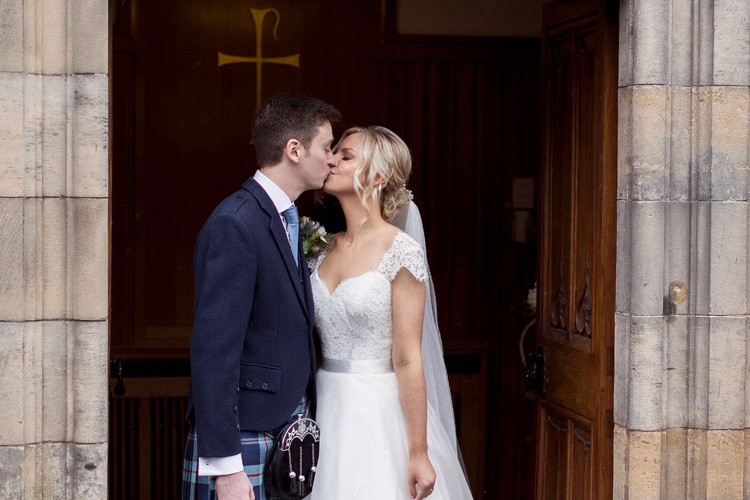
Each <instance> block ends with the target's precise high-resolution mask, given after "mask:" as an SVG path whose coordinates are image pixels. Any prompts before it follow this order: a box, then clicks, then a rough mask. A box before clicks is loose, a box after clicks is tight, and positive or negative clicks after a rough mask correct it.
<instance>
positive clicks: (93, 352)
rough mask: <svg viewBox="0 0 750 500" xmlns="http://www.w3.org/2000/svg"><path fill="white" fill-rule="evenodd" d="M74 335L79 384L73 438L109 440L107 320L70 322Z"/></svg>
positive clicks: (75, 388)
mask: <svg viewBox="0 0 750 500" xmlns="http://www.w3.org/2000/svg"><path fill="white" fill-rule="evenodd" d="M68 335H69V336H70V337H71V338H72V345H70V352H71V353H75V355H73V360H72V364H73V373H72V377H73V380H75V385H74V386H73V387H72V391H73V397H72V403H73V404H72V407H71V410H72V411H73V413H72V415H70V417H69V418H70V420H71V422H72V424H73V426H74V432H73V434H72V436H70V437H69V439H72V441H73V442H75V443H79V444H81V443H89V444H97V443H105V442H106V441H107V433H108V429H109V426H108V412H107V410H108V407H109V406H108V404H109V402H108V401H109V400H108V395H109V389H108V388H109V386H108V369H109V366H108V365H109V363H108V360H109V345H108V343H107V336H108V328H107V322H106V321H85V322H75V323H69V325H68Z"/></svg>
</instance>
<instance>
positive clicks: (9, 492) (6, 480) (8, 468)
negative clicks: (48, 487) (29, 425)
mask: <svg viewBox="0 0 750 500" xmlns="http://www.w3.org/2000/svg"><path fill="white" fill-rule="evenodd" d="M24 469H25V468H24V449H23V447H22V446H0V499H1V500H15V499H17V498H22V497H21V495H23V491H24ZM28 498H33V497H28Z"/></svg>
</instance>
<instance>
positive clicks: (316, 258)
mask: <svg viewBox="0 0 750 500" xmlns="http://www.w3.org/2000/svg"><path fill="white" fill-rule="evenodd" d="M325 256H326V250H325V249H323V250H322V251H321V252H320V253H319V254H317V255H311V256H309V257H306V259H307V270H308V271H310V274H312V273H314V272H315V270H316V269H318V268H319V267H320V263H321V262H323V259H324V258H325Z"/></svg>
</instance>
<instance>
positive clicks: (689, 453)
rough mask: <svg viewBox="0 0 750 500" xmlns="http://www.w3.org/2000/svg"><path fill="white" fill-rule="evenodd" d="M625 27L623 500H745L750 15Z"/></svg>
mask: <svg viewBox="0 0 750 500" xmlns="http://www.w3.org/2000/svg"><path fill="white" fill-rule="evenodd" d="M620 13H621V14H620V78H619V91H618V92H619V132H618V134H619V138H618V142H619V144H618V175H619V178H618V227H617V231H618V241H617V246H618V250H617V254H618V259H617V292H616V293H617V315H616V329H615V337H616V347H615V349H616V351H615V352H616V362H615V373H616V378H615V452H614V455H615V456H614V464H615V467H614V469H615V470H614V498H615V499H617V500H621V499H631V500H648V499H670V500H671V499H709V500H711V499H716V500H719V499H721V500H729V499H743V498H750V433H749V432H748V426H749V424H750V342H748V337H749V335H748V334H750V321H749V320H748V313H750V286H749V285H748V282H749V281H748V278H749V277H750V276H748V274H749V273H748V262H749V261H748V249H749V248H750V239H749V238H750V232H749V231H748V223H749V222H750V215H749V214H750V202H749V201H748V200H749V199H750V198H749V195H750V163H749V162H748V156H749V155H750V133H749V128H750V3H748V1H747V0H713V1H711V0H622V1H621V2H620Z"/></svg>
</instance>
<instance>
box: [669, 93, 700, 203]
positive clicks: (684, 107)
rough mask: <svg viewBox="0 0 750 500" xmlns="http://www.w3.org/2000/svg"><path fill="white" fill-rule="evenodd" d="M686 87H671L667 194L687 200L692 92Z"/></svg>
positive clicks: (690, 182) (690, 183)
mask: <svg viewBox="0 0 750 500" xmlns="http://www.w3.org/2000/svg"><path fill="white" fill-rule="evenodd" d="M694 95H695V92H693V90H692V89H691V88H688V87H672V88H671V90H670V112H669V117H670V122H669V185H668V186H667V188H668V192H667V198H668V199H670V200H679V201H687V200H690V199H691V193H693V192H694V191H695V187H694V186H693V172H692V170H693V129H692V125H693V96H694Z"/></svg>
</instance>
